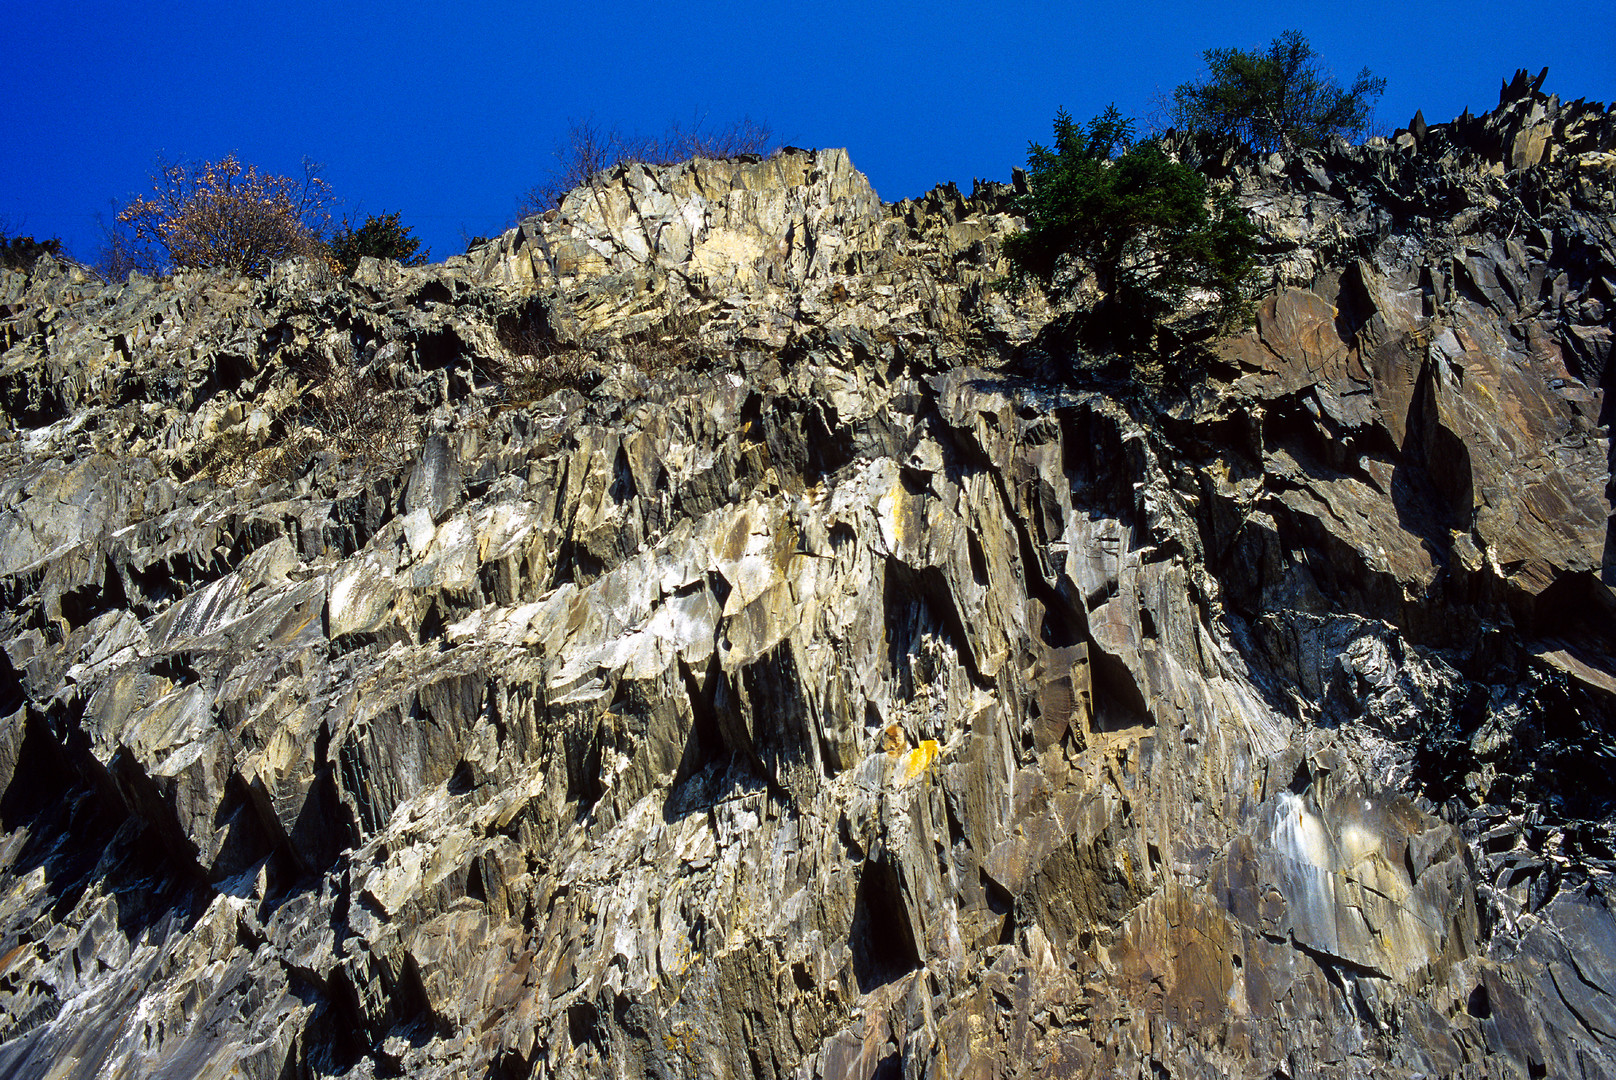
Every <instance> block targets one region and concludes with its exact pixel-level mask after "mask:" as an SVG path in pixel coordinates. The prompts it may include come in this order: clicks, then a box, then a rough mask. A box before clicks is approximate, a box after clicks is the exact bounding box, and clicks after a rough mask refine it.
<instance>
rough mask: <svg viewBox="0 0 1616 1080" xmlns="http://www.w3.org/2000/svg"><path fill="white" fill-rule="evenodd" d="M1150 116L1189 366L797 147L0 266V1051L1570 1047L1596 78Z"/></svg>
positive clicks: (1602, 232) (1598, 333) (1601, 840)
mask: <svg viewBox="0 0 1616 1080" xmlns="http://www.w3.org/2000/svg"><path fill="white" fill-rule="evenodd" d="M1178 152H1180V153H1181V154H1183V155H1185V156H1187V157H1191V158H1194V159H1195V160H1197V161H1198V162H1199V163H1200V165H1201V167H1202V168H1204V169H1205V170H1206V171H1208V172H1209V173H1210V174H1212V175H1214V176H1215V177H1217V178H1218V179H1219V181H1220V182H1223V183H1227V184H1228V185H1229V186H1230V187H1231V188H1232V190H1233V191H1234V192H1235V194H1236V196H1237V198H1238V199H1239V200H1240V201H1241V203H1242V205H1243V206H1245V207H1246V208H1247V209H1248V210H1249V211H1250V212H1251V213H1252V214H1253V216H1254V218H1255V220H1257V222H1258V223H1259V225H1260V227H1261V229H1262V231H1263V237H1264V245H1265V246H1264V259H1265V266H1266V271H1265V272H1266V273H1267V275H1268V279H1269V286H1270V287H1269V288H1268V290H1267V294H1266V296H1265V298H1264V299H1263V300H1262V301H1261V303H1260V305H1259V308H1258V311H1257V315H1256V320H1255V325H1254V327H1253V328H1252V329H1250V330H1249V331H1246V332H1244V333H1241V334H1239V335H1236V336H1234V337H1231V338H1228V339H1225V340H1223V341H1220V342H1219V343H1218V344H1217V346H1216V356H1215V357H1211V358H1208V359H1207V360H1206V364H1207V366H1208V372H1207V376H1206V378H1205V379H1204V380H1200V381H1198V382H1197V383H1196V384H1195V385H1194V386H1193V387H1192V388H1190V389H1189V390H1188V391H1186V392H1182V393H1179V392H1165V393H1161V394H1152V393H1150V392H1148V391H1147V390H1145V389H1143V388H1141V386H1140V385H1139V384H1138V383H1137V382H1136V381H1134V380H1132V379H1131V378H1130V377H1128V376H1127V374H1126V373H1120V374H1119V373H1118V372H1116V371H1114V370H1112V369H1108V368H1104V367H1094V366H1093V365H1085V364H1084V362H1083V361H1082V360H1081V358H1080V357H1075V356H1074V355H1072V353H1071V352H1070V350H1068V349H1067V348H1066V347H1065V346H1063V344H1062V342H1063V340H1064V336H1063V334H1062V330H1061V328H1062V312H1061V311H1059V310H1057V309H1053V308H1051V307H1050V306H1048V305H1047V304H1045V303H1044V302H1043V301H1042V300H1041V299H1040V298H1038V297H1036V296H1019V297H1018V296H1015V295H1013V294H1010V293H1008V292H1006V291H1005V290H1004V289H1002V288H999V287H996V282H997V281H998V280H999V279H1000V278H1002V276H1003V275H1004V273H1005V269H1006V268H1005V265H1004V263H1003V260H1002V259H1001V257H1000V241H1001V240H1002V238H1003V237H1004V236H1005V235H1007V233H1009V232H1010V231H1011V230H1013V229H1015V228H1017V227H1018V225H1019V223H1018V222H1017V220H1016V219H1015V218H1014V217H1013V216H1012V212H1011V208H1012V202H1011V199H1012V196H1013V194H1014V190H1013V188H1012V187H1011V186H1007V185H999V184H978V185H977V187H976V189H975V190H974V191H973V192H972V193H971V194H970V195H968V196H967V195H965V194H963V193H961V192H959V191H957V190H955V189H953V188H951V187H950V188H940V189H938V190H936V191H934V192H933V193H931V194H930V195H928V196H927V197H925V198H923V199H920V200H914V201H905V202H902V203H898V204H894V205H888V204H884V203H882V202H881V201H880V200H879V199H878V198H877V197H876V196H875V194H874V192H873V191H872V190H871V189H870V187H869V185H868V183H867V182H866V181H865V180H864V178H863V177H862V176H861V175H860V174H859V173H857V172H856V171H855V170H854V169H853V167H852V165H851V164H850V162H849V161H848V159H847V157H846V155H845V154H844V153H842V152H840V151H818V152H806V151H796V150H792V151H787V152H785V153H782V154H780V155H778V156H776V157H774V158H771V159H768V160H750V159H741V160H736V161H730V162H712V161H696V162H691V163H687V164H685V165H679V166H674V167H671V168H667V169H660V170H648V169H645V168H643V167H640V166H633V167H628V168H626V169H622V170H619V171H618V172H616V173H613V174H612V175H610V176H608V177H606V178H604V179H602V180H601V181H600V182H598V183H597V184H596V185H595V186H593V187H590V188H585V189H580V190H578V191H575V192H573V193H572V194H571V195H569V196H568V198H567V199H566V200H565V202H564V203H563V205H562V206H560V207H559V208H558V209H557V210H554V211H551V212H550V213H548V214H546V215H544V216H543V217H541V218H534V219H531V220H528V221H525V222H523V223H522V224H521V225H520V226H519V227H518V228H516V229H514V230H512V231H510V232H508V233H506V234H505V235H504V236H503V237H501V238H499V239H498V240H497V241H494V242H492V243H489V244H487V245H484V246H482V247H480V248H478V249H476V250H474V251H472V252H471V253H470V254H468V255H467V256H463V257H458V258H455V259H451V260H449V261H448V262H447V263H444V264H440V265H436V266H430V267H423V268H416V269H406V268H401V267H399V266H397V265H396V264H383V263H376V262H367V263H366V264H364V265H363V266H362V267H361V269H360V271H359V273H358V274H356V275H355V276H354V277H353V278H352V279H344V278H338V277H333V276H331V275H330V274H329V273H328V272H327V271H326V270H324V269H323V268H322V267H320V266H318V265H315V264H313V263H309V262H291V263H286V264H283V265H281V266H279V267H277V268H276V270H275V271H274V273H273V274H271V276H270V277H269V278H268V279H267V280H264V281H255V280H250V279H244V278H229V277H223V276H219V275H215V274H204V273H182V274H179V275H176V276H175V277H173V278H170V279H163V280H144V279H141V278H138V277H136V278H133V279H131V281H130V282H129V283H127V284H124V285H110V286H109V285H103V284H100V283H97V282H94V281H92V280H90V279H88V278H87V277H86V276H85V275H84V273H83V272H82V271H80V270H79V269H78V268H76V267H74V266H71V265H64V264H59V263H56V262H53V261H51V260H50V259H48V258H47V259H42V260H41V261H40V263H39V264H38V265H37V266H36V267H35V268H34V270H33V271H32V272H31V273H28V274H23V273H12V272H6V273H5V274H4V277H0V328H3V329H0V333H3V335H4V337H3V341H0V346H3V348H4V349H5V351H4V354H3V356H0V401H3V403H4V413H5V425H6V426H5V431H4V439H5V441H4V442H3V443H0V592H3V595H4V605H3V609H0V646H3V651H0V717H3V719H0V793H3V794H0V827H3V830H4V831H3V835H0V1073H3V1074H4V1075H7V1076H15V1077H45V1076H50V1077H86V1078H88V1077H117V1076H123V1077H136V1076H139V1077H145V1076H153V1077H157V1076H163V1077H182V1076H185V1077H189V1076H203V1077H215V1076H240V1077H253V1078H263V1080H279V1078H289V1077H312V1076H327V1075H346V1076H356V1077H371V1076H375V1077H382V1076H406V1075H407V1076H420V1077H468V1076H471V1077H493V1078H516V1077H545V1078H549V1077H558V1078H561V1077H565V1078H571V1077H595V1076H614V1077H641V1076H658V1077H678V1076H719V1077H771V1078H773V1077H794V1078H802V1080H812V1078H826V1080H831V1078H835V1080H841V1078H857V1080H871V1078H873V1077H881V1078H891V1077H897V1076H900V1075H902V1076H908V1077H920V1076H936V1077H949V1078H958V1077H972V1078H976V1077H983V1078H986V1077H999V1076H1004V1077H1009V1076H1034V1075H1038V1076H1046V1075H1047V1076H1125V1077H1142V1078H1155V1077H1167V1076H1175V1077H1176V1076H1186V1077H1188V1076H1242V1077H1254V1078H1256V1077H1262V1078H1267V1077H1300V1076H1327V1077H1328V1076H1338V1077H1357V1076H1371V1075H1373V1076H1387V1077H1414V1076H1426V1077H1430V1076H1467V1077H1483V1076H1488V1077H1491V1076H1523V1077H1527V1076H1542V1075H1550V1076H1580V1077H1594V1076H1607V1075H1612V1074H1613V1073H1616V921H1613V918H1612V915H1611V913H1610V911H1609V908H1608V897H1609V894H1610V892H1611V889H1612V887H1613V886H1616V877H1613V872H1616V850H1613V844H1616V837H1613V834H1612V829H1613V825H1616V804H1613V800H1616V795H1613V792H1616V787H1613V785H1612V782H1613V780H1616V758H1613V756H1612V752H1611V745H1612V735H1613V731H1616V659H1613V657H1616V643H1613V641H1612V637H1613V626H1616V622H1613V620H1612V612H1613V609H1616V604H1613V599H1616V598H1613V594H1612V592H1611V586H1612V585H1613V584H1616V579H1613V577H1612V572H1613V567H1612V552H1611V547H1610V520H1611V489H1610V463H1611V456H1610V455H1611V442H1610V438H1609V431H1608V427H1607V424H1608V421H1609V418H1610V417H1609V409H1610V406H1609V405H1608V404H1607V403H1606V397H1605V395H1606V391H1607V390H1609V389H1610V388H1611V381H1612V378H1613V372H1612V369H1611V361H1612V355H1611V340H1612V313H1613V310H1616V112H1613V111H1607V110H1605V109H1604V108H1603V107H1601V106H1591V105H1587V104H1584V103H1581V102H1577V103H1570V104H1567V103H1562V102H1559V101H1558V100H1556V99H1554V98H1548V97H1545V96H1544V95H1543V94H1542V93H1541V92H1540V91H1539V88H1538V86H1537V85H1536V84H1535V83H1532V82H1529V81H1528V80H1526V79H1525V77H1524V76H1522V77H1521V78H1518V79H1517V80H1516V81H1515V82H1514V83H1512V84H1510V85H1508V86H1506V87H1505V90H1504V93H1503V95H1502V101H1501V104H1500V106H1499V108H1498V110H1496V111H1495V112H1493V113H1491V114H1489V115H1487V116H1485V117H1472V116H1470V115H1469V114H1466V115H1465V116H1463V117H1460V118H1459V119H1457V120H1455V121H1454V122H1452V123H1449V124H1442V125H1427V124H1426V123H1425V122H1424V121H1423V119H1422V118H1419V117H1416V118H1415V121H1414V122H1413V123H1412V124H1411V125H1410V128H1409V130H1407V131H1403V132H1399V133H1398V135H1397V136H1396V137H1395V138H1394V139H1392V140H1377V141H1375V142H1374V143H1373V144H1372V145H1369V146H1366V147H1360V148H1354V147H1348V146H1345V145H1344V144H1338V145H1337V146H1335V147H1333V148H1331V149H1329V150H1326V151H1322V152H1308V153H1304V154H1301V155H1299V156H1296V157H1293V158H1289V159H1284V158H1280V157H1278V156H1277V155H1276V156H1274V157H1271V158H1267V159H1261V160H1254V159H1251V158H1249V157H1247V156H1244V155H1242V154H1241V153H1239V152H1236V151H1234V150H1231V149H1228V148H1224V147H1218V146H1212V145H1207V144H1198V145H1190V144H1187V143H1183V144H1180V145H1179V147H1178ZM534 371H541V372H543V371H551V372H555V371H559V372H560V375H559V376H557V377H555V378H552V379H551V381H550V382H549V383H546V384H544V385H543V386H542V388H541V389H542V390H544V391H547V390H549V389H550V387H551V386H552V385H555V384H556V383H561V384H564V385H562V386H561V388H560V389H559V390H557V391H556V392H554V393H541V392H540V390H535V391H534V392H533V393H530V394H524V393H521V392H520V388H521V387H522V386H529V387H532V386H535V385H536V384H534V383H531V382H525V381H524V379H522V378H517V377H515V376H514V375H513V373H515V374H517V375H521V374H523V373H526V374H532V373H533V372H534ZM530 398H537V399H538V400H529V399H530Z"/></svg>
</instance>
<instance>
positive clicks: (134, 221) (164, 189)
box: [117, 155, 332, 274]
mask: <svg viewBox="0 0 1616 1080" xmlns="http://www.w3.org/2000/svg"><path fill="white" fill-rule="evenodd" d="M331 203H332V194H331V186H330V185H329V184H327V183H326V182H325V181H324V180H322V179H321V178H320V168H319V166H318V165H316V164H314V163H313V162H310V161H304V163H303V178H302V179H301V180H298V179H295V178H293V177H290V176H272V175H268V174H263V173H260V172H259V171H258V167H257V166H255V165H243V164H242V163H241V162H240V161H238V160H236V158H235V156H234V155H230V156H227V157H225V158H224V159H222V160H220V161H201V162H183V163H176V162H169V161H162V160H159V161H158V164H157V173H156V174H155V175H154V176H153V177H152V191H151V193H150V194H148V195H143V196H140V197H138V198H136V199H134V200H133V201H131V202H130V203H129V204H128V205H127V206H125V207H124V208H123V209H122V210H120V211H119V212H118V217H117V220H118V223H119V224H121V225H124V226H126V227H127V228H128V229H129V230H130V232H132V234H133V236H132V241H133V244H132V245H126V250H125V251H124V252H123V253H122V257H123V258H126V259H128V260H129V261H131V262H132V263H133V264H134V265H136V266H138V267H139V268H140V269H142V270H147V271H161V270H163V269H166V268H167V267H169V266H174V267H211V268H217V269H223V270H234V271H236V272H237V273H242V274H262V273H264V272H266V271H267V270H268V269H269V267H270V265H271V264H272V263H274V262H275V261H276V260H277V259H285V258H290V257H291V256H293V255H315V256H320V257H325V256H326V255H327V251H326V246H325V244H324V242H323V240H322V237H323V235H324V233H325V230H326V229H327V227H328V226H329V225H330V221H331V215H330V207H331Z"/></svg>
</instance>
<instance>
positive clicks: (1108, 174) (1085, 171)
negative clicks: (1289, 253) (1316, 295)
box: [1005, 105, 1256, 351]
mask: <svg viewBox="0 0 1616 1080" xmlns="http://www.w3.org/2000/svg"><path fill="white" fill-rule="evenodd" d="M1133 133H1134V124H1133V121H1132V120H1129V119H1126V118H1124V117H1123V116H1122V115H1121V114H1120V113H1118V112H1117V109H1116V106H1114V105H1113V106H1111V107H1110V108H1109V109H1107V110H1106V111H1105V113H1104V115H1102V116H1100V117H1098V118H1096V119H1094V120H1091V121H1090V122H1089V123H1088V124H1086V125H1079V124H1077V123H1075V122H1073V120H1072V118H1071V117H1070V116H1069V115H1067V113H1066V112H1065V111H1064V110H1062V111H1060V112H1059V113H1057V114H1056V117H1055V142H1054V145H1053V146H1052V147H1045V146H1041V145H1039V144H1038V143H1032V144H1030V146H1029V148H1028V152H1027V171H1028V185H1029V191H1028V194H1027V195H1025V196H1023V197H1022V198H1021V200H1020V204H1019V206H1018V210H1019V212H1020V213H1021V214H1022V215H1023V216H1024V217H1025V218H1026V220H1027V229H1026V231H1025V232H1022V233H1019V234H1017V235H1015V236H1012V237H1010V238H1009V239H1008V240H1007V241H1006V242H1005V253H1006V255H1007V256H1008V257H1009V259H1010V262H1011V266H1012V268H1013V274H1014V276H1015V277H1016V278H1018V279H1022V280H1025V279H1033V280H1037V281H1039V282H1040V283H1042V284H1043V285H1044V286H1045V287H1046V288H1049V289H1051V290H1052V291H1053V292H1054V293H1055V294H1056V295H1057V296H1063V297H1064V296H1068V295H1070V294H1071V293H1072V292H1073V291H1074V290H1075V289H1076V288H1077V287H1078V286H1079V285H1080V284H1082V283H1083V281H1084V280H1085V277H1084V273H1083V272H1084V271H1087V272H1089V273H1092V274H1093V286H1094V288H1095V290H1096V291H1097V293H1098V300H1097V302H1096V303H1094V304H1093V305H1091V306H1090V307H1089V308H1088V310H1087V311H1085V312H1083V313H1081V318H1080V320H1079V322H1080V326H1079V330H1080V337H1081V339H1082V340H1083V341H1084V342H1085V343H1086V344H1088V345H1090V346H1093V347H1100V348H1108V349H1119V350H1122V351H1138V350H1141V349H1143V348H1147V347H1149V346H1150V345H1152V344H1154V343H1155V340H1156V337H1157V331H1158V330H1159V329H1160V327H1161V324H1162V323H1163V321H1164V320H1166V319H1168V318H1169V317H1170V316H1173V315H1174V314H1175V313H1177V312H1178V310H1179V309H1180V307H1181V306H1183V305H1184V304H1185V302H1186V300H1187V299H1189V296H1190V293H1191V292H1192V290H1197V291H1200V292H1202V293H1203V298H1204V299H1205V300H1206V301H1207V303H1206V305H1205V307H1204V310H1206V311H1207V312H1208V313H1209V314H1210V315H1211V316H1212V324H1213V325H1214V326H1216V327H1218V328H1223V327H1226V326H1227V325H1229V324H1230V323H1231V322H1233V321H1234V320H1235V319H1236V318H1237V317H1238V316H1239V315H1240V314H1241V312H1242V311H1243V310H1244V306H1245V296H1244V293H1245V291H1246V288H1247V283H1248V278H1249V277H1250V274H1251V270H1252V267H1253V263H1254V257H1255V250H1256V238H1255V237H1256V234H1255V231H1254V230H1253V229H1252V226H1251V222H1250V221H1249V220H1247V218H1246V216H1245V215H1244V214H1243V213H1241V211H1240V209H1239V208H1238V207H1237V206H1235V205H1234V201H1233V199H1231V198H1230V197H1229V196H1228V195H1227V194H1224V193H1218V194H1212V193H1210V192H1209V191H1208V188H1207V183H1206V179H1205V178H1204V177H1202V176H1201V175H1200V174H1199V173H1197V172H1195V171H1194V170H1193V169H1191V168H1189V167H1188V166H1185V165H1181V164H1179V163H1178V162H1175V161H1174V160H1172V158H1170V157H1169V156H1168V155H1167V152H1166V151H1165V150H1164V149H1163V148H1162V146H1161V144H1160V142H1158V141H1156V140H1153V139H1152V140H1146V141H1143V142H1136V141H1135V140H1134V134H1133Z"/></svg>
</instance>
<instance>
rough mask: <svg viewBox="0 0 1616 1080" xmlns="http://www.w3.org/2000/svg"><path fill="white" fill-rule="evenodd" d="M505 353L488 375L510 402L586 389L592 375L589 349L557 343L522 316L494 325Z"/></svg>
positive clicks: (528, 401)
mask: <svg viewBox="0 0 1616 1080" xmlns="http://www.w3.org/2000/svg"><path fill="white" fill-rule="evenodd" d="M495 337H497V338H498V339H499V343H500V346H501V347H502V348H503V349H504V350H505V354H506V355H505V356H503V357H500V358H498V359H496V360H495V361H494V362H493V363H492V364H491V365H490V367H491V369H492V370H491V374H492V375H493V376H494V379H495V381H497V382H498V383H499V384H500V386H501V387H503V388H504V392H505V398H506V400H507V401H509V402H510V403H511V404H513V405H526V404H530V403H532V402H535V401H542V400H543V399H544V398H547V397H549V396H550V395H551V394H553V393H555V392H556V391H557V390H561V389H565V388H569V387H570V388H571V389H574V390H586V389H588V388H589V385H590V383H591V381H592V379H593V376H594V365H593V364H592V363H591V360H592V359H593V355H592V352H591V350H589V349H585V348H580V347H578V346H568V345H561V344H559V343H558V342H557V341H556V340H555V339H554V338H553V337H551V336H550V335H548V334H546V333H544V332H543V331H541V330H539V329H537V328H536V327H534V326H533V325H532V323H531V322H529V321H528V320H526V319H522V318H517V317H506V318H502V319H501V320H499V322H498V323H497V324H496V326H495Z"/></svg>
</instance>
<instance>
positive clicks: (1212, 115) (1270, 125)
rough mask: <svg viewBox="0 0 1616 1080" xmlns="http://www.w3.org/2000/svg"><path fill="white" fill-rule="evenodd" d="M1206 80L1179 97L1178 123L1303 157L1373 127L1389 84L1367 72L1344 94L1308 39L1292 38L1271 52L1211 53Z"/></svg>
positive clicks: (1280, 40) (1291, 33)
mask: <svg viewBox="0 0 1616 1080" xmlns="http://www.w3.org/2000/svg"><path fill="white" fill-rule="evenodd" d="M1201 56H1202V58H1203V59H1204V60H1205V61H1206V70H1207V75H1206V77H1205V78H1204V79H1200V80H1198V81H1193V82H1187V83H1184V84H1183V85H1182V86H1180V87H1179V88H1178V89H1177V90H1175V91H1173V105H1172V116H1173V122H1174V123H1175V124H1176V125H1178V126H1179V127H1180V128H1183V129H1184V130H1186V131H1202V132H1212V133H1217V134H1230V135H1235V136H1238V137H1239V138H1241V139H1243V140H1244V141H1245V142H1247V143H1248V144H1250V145H1251V146H1252V147H1253V148H1254V149H1257V150H1261V151H1265V152H1271V151H1274V150H1299V149H1305V148H1307V147H1316V146H1321V145H1323V144H1324V143H1325V141H1327V140H1328V139H1329V138H1330V137H1331V136H1333V135H1341V136H1343V137H1345V138H1349V139H1351V138H1356V137H1358V136H1360V135H1362V134H1363V132H1364V131H1365V130H1366V129H1367V128H1368V126H1369V120H1370V114H1371V112H1372V109H1373V105H1374V102H1375V101H1376V100H1377V99H1378V98H1379V97H1380V95H1381V93H1382V92H1384V91H1385V89H1386V80H1385V79H1382V78H1377V77H1376V76H1374V75H1373V74H1371V73H1370V71H1369V69H1368V68H1364V69H1363V70H1362V71H1360V72H1359V73H1358V77H1357V78H1356V79H1354V80H1353V81H1352V85H1351V86H1350V87H1348V88H1346V89H1342V88H1341V87H1340V86H1339V85H1338V84H1337V83H1336V81H1335V79H1334V78H1332V77H1331V76H1330V74H1329V72H1327V71H1326V70H1325V69H1324V68H1323V67H1322V66H1321V65H1320V63H1319V54H1318V53H1316V52H1314V51H1313V46H1311V45H1309V44H1308V41H1307V38H1305V37H1303V36H1302V35H1301V34H1300V33H1298V32H1297V31H1295V30H1287V31H1285V32H1284V33H1283V34H1281V35H1279V37H1277V38H1275V39H1274V40H1273V41H1272V42H1270V43H1269V45H1268V50H1267V51H1266V52H1256V51H1253V52H1246V51H1245V50H1244V49H1208V50H1206V52H1204V53H1202V54H1201Z"/></svg>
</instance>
